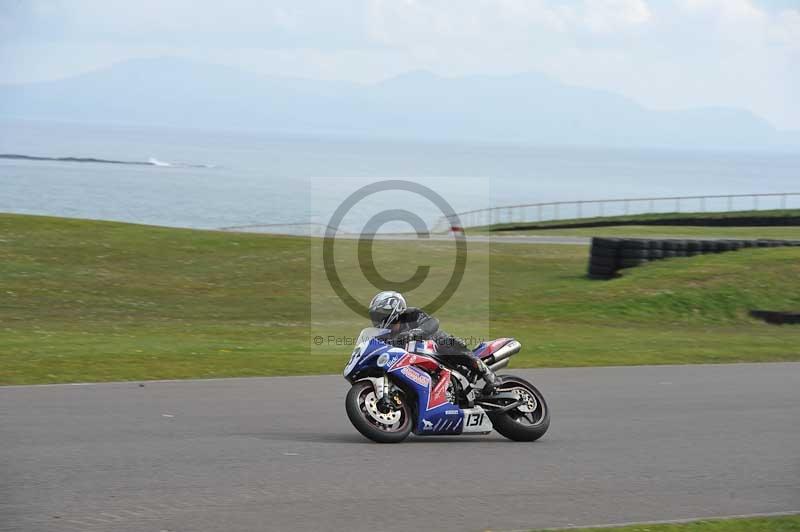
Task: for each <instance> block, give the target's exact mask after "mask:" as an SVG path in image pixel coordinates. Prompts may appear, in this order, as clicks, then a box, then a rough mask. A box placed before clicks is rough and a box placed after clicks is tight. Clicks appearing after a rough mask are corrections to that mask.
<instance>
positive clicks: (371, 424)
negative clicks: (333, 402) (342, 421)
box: [345, 381, 413, 443]
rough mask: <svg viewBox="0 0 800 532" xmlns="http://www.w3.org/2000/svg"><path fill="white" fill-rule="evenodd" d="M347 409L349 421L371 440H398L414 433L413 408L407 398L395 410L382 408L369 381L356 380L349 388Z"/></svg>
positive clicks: (379, 441)
mask: <svg viewBox="0 0 800 532" xmlns="http://www.w3.org/2000/svg"><path fill="white" fill-rule="evenodd" d="M345 410H346V411H347V417H348V418H350V423H352V424H353V426H354V427H355V428H356V429H357V430H358V432H360V433H361V434H363V435H364V436H366V437H367V438H369V439H370V440H372V441H375V442H378V443H398V442H401V441H403V440H405V439H406V438H407V437H408V435H409V434H410V433H411V428H412V422H413V416H412V414H411V408H409V406H408V405H407V404H405V402H404V403H402V404H401V405H400V406H399V407H398V408H396V409H394V410H390V411H389V412H381V411H380V409H378V398H377V396H376V395H375V389H374V388H373V387H372V383H371V382H369V381H364V382H357V383H355V384H354V385H353V387H352V388H350V391H349V392H347V398H346V399H345Z"/></svg>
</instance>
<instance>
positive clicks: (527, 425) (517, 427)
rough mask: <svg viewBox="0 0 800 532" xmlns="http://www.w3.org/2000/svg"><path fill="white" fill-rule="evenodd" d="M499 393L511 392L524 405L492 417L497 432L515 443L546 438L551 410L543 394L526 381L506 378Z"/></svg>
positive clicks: (490, 416) (490, 415) (499, 387)
mask: <svg viewBox="0 0 800 532" xmlns="http://www.w3.org/2000/svg"><path fill="white" fill-rule="evenodd" d="M497 389H498V391H503V392H511V393H513V394H514V395H515V396H516V397H517V398H518V400H519V399H522V400H523V401H525V403H524V404H522V405H521V406H518V407H517V408H514V409H513V410H509V411H508V412H505V413H502V414H495V415H492V413H491V412H489V418H490V419H491V420H492V424H493V425H494V428H495V430H497V432H499V433H500V434H502V435H503V436H505V437H506V438H508V439H509V440H514V441H535V440H538V439H539V438H541V437H542V436H544V433H545V432H547V429H548V427H550V409H549V408H548V407H547V403H546V402H545V400H544V396H543V395H542V393H541V392H540V391H539V390H538V389H536V387H535V386H534V385H533V384H531V383H530V382H528V381H526V380H525V379H520V378H519V377H514V376H512V375H509V376H504V377H503V383H502V384H501V385H500V386H498V388H497Z"/></svg>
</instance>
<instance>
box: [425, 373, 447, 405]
mask: <svg viewBox="0 0 800 532" xmlns="http://www.w3.org/2000/svg"><path fill="white" fill-rule="evenodd" d="M449 383H450V370H447V369H443V370H442V371H441V373H439V382H437V383H436V386H434V387H433V390H431V393H430V395H429V396H428V408H427V409H428V410H430V409H431V408H436V407H437V406H442V405H443V404H445V403H446V402H447V385H448V384H449Z"/></svg>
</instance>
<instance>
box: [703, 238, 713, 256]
mask: <svg viewBox="0 0 800 532" xmlns="http://www.w3.org/2000/svg"><path fill="white" fill-rule="evenodd" d="M701 245H702V246H703V247H702V250H701V251H702V252H703V253H714V249H715V246H716V243H715V242H714V241H713V240H703V242H702V243H701Z"/></svg>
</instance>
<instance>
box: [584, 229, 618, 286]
mask: <svg viewBox="0 0 800 532" xmlns="http://www.w3.org/2000/svg"><path fill="white" fill-rule="evenodd" d="M621 242H622V240H621V239H619V238H593V239H592V248H591V253H590V255H589V277H590V278H591V279H612V278H614V277H616V276H617V270H619V268H620V264H619V251H620V244H621Z"/></svg>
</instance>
